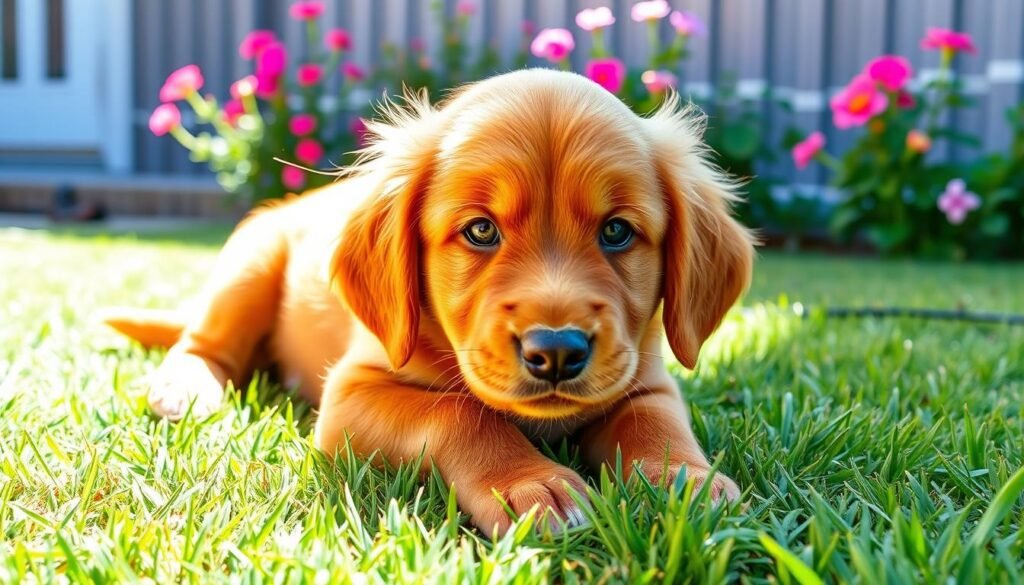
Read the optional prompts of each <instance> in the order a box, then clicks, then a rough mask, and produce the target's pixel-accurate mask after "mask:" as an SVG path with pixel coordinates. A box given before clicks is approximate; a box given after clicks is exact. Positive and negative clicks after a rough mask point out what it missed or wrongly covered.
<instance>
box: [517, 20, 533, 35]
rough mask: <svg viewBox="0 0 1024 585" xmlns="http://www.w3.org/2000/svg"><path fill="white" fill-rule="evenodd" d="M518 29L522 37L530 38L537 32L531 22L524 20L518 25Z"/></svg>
mask: <svg viewBox="0 0 1024 585" xmlns="http://www.w3.org/2000/svg"><path fill="white" fill-rule="evenodd" d="M519 29H520V30H521V31H522V33H523V35H524V36H528V37H532V36H533V35H534V34H535V33H536V32H537V25H536V24H534V23H533V21H532V20H524V21H523V22H522V24H520V25H519Z"/></svg>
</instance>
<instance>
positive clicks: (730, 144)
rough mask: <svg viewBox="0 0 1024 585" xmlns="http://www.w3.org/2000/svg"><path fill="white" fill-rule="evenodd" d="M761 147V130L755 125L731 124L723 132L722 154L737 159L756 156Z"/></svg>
mask: <svg viewBox="0 0 1024 585" xmlns="http://www.w3.org/2000/svg"><path fill="white" fill-rule="evenodd" d="M760 145H761V130H760V129H759V128H758V127H757V126H755V125H753V124H744V123H739V124H731V125H729V126H726V127H725V128H724V129H723V131H722V152H723V154H725V155H726V156H729V157H732V158H737V159H748V158H752V157H753V156H754V153H756V152H757V148H758V147H759V146H760Z"/></svg>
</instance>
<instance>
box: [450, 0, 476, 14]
mask: <svg viewBox="0 0 1024 585" xmlns="http://www.w3.org/2000/svg"><path fill="white" fill-rule="evenodd" d="M455 14H458V15H459V16H473V15H474V14H476V4H475V3H474V2H471V1H470V0H460V2H459V3H458V4H456V5H455Z"/></svg>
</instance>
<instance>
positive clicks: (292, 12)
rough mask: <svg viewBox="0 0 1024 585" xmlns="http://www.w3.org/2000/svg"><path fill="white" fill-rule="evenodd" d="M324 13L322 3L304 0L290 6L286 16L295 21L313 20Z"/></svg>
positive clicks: (316, 0) (315, 0) (314, 0)
mask: <svg viewBox="0 0 1024 585" xmlns="http://www.w3.org/2000/svg"><path fill="white" fill-rule="evenodd" d="M323 13H324V3H323V2H319V1H318V0H304V1H302V2H296V3H295V4H292V6H291V8H289V9H288V14H289V16H291V17H292V18H294V19H295V20H314V19H317V18H320V15H321V14H323Z"/></svg>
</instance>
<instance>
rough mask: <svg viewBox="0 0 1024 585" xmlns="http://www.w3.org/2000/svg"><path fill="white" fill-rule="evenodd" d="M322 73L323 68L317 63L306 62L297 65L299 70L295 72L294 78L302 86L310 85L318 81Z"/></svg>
mask: <svg viewBox="0 0 1024 585" xmlns="http://www.w3.org/2000/svg"><path fill="white" fill-rule="evenodd" d="M323 75H324V70H323V68H322V67H320V66H319V65H316V64H313V63H307V64H305V65H299V70H298V72H297V73H296V78H297V80H298V82H299V85H300V86H302V87H310V86H312V85H316V84H318V83H320V79H321V78H322V77H323Z"/></svg>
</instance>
